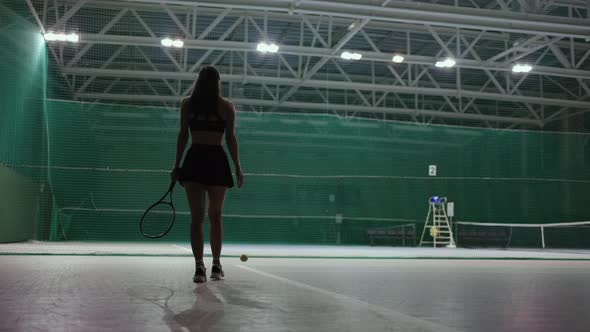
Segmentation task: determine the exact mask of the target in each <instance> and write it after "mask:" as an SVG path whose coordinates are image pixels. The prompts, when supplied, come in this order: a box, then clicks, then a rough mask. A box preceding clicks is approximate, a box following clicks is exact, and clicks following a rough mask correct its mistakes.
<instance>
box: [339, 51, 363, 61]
mask: <svg viewBox="0 0 590 332" xmlns="http://www.w3.org/2000/svg"><path fill="white" fill-rule="evenodd" d="M340 57H341V58H342V59H344V60H360V59H361V58H362V57H363V55H362V54H360V53H352V52H347V51H344V52H342V54H340Z"/></svg>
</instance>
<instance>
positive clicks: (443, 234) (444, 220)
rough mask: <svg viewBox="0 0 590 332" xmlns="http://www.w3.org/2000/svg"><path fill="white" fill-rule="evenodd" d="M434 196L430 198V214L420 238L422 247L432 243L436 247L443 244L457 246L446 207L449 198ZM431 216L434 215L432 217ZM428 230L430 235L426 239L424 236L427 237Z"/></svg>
mask: <svg viewBox="0 0 590 332" xmlns="http://www.w3.org/2000/svg"><path fill="white" fill-rule="evenodd" d="M434 197H436V196H433V197H432V198H434ZM432 198H431V199H430V200H429V203H430V206H429V207H428V215H427V216H426V222H425V223H424V230H423V231H422V237H421V238H420V247H422V245H424V244H432V246H433V247H434V248H437V247H442V246H445V247H447V248H455V247H456V245H455V240H454V239H453V231H452V229H451V225H450V223H449V218H448V216H447V210H446V208H445V205H446V202H447V199H446V197H441V198H438V197H436V199H432ZM430 216H432V219H431V218H430ZM427 231H428V235H429V237H428V238H427V239H426V240H425V239H424V238H425V237H426V232H427Z"/></svg>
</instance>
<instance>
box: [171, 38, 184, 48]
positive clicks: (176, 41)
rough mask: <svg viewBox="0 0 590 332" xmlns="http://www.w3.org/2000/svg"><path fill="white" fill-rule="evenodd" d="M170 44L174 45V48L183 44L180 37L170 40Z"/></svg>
mask: <svg viewBox="0 0 590 332" xmlns="http://www.w3.org/2000/svg"><path fill="white" fill-rule="evenodd" d="M172 46H174V47H176V48H181V47H183V46H184V42H183V41H182V40H180V39H175V40H173V41H172Z"/></svg>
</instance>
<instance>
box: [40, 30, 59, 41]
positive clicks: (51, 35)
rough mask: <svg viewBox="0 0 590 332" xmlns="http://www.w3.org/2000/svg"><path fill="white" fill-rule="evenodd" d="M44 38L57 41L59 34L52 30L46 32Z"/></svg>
mask: <svg viewBox="0 0 590 332" xmlns="http://www.w3.org/2000/svg"><path fill="white" fill-rule="evenodd" d="M43 38H45V40H46V41H56V40H57V34H56V33H53V32H51V31H50V32H48V33H46V34H44V35H43Z"/></svg>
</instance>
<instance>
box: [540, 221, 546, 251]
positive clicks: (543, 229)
mask: <svg viewBox="0 0 590 332" xmlns="http://www.w3.org/2000/svg"><path fill="white" fill-rule="evenodd" d="M541 241H542V243H543V249H545V228H544V227H543V226H541Z"/></svg>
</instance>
